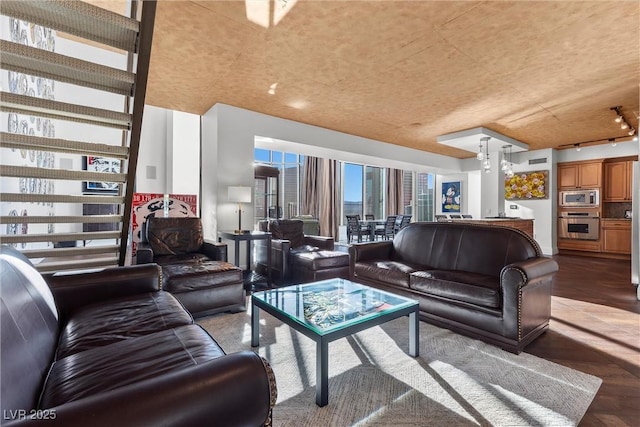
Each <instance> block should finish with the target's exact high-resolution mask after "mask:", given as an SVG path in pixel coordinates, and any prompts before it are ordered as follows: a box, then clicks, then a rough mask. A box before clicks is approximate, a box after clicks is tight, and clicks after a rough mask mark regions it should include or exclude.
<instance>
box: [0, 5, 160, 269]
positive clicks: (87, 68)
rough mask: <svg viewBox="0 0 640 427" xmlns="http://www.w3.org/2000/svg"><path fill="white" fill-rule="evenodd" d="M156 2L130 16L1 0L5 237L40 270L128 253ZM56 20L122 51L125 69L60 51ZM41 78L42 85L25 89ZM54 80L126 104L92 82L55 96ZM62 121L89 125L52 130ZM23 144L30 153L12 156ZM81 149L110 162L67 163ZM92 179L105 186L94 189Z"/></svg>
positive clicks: (65, 29)
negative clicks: (70, 131)
mask: <svg viewBox="0 0 640 427" xmlns="http://www.w3.org/2000/svg"><path fill="white" fill-rule="evenodd" d="M140 5H141V6H140ZM139 7H141V11H139V10H138V8H139ZM155 9H156V2H155V1H150V0H145V1H144V2H139V1H136V0H134V1H133V2H132V5H131V16H132V17H131V18H129V17H126V16H124V15H120V14H117V13H115V12H111V11H108V10H105V9H102V8H100V7H97V6H93V5H91V4H88V3H84V2H80V1H58V0H56V1H51V0H37V1H31V0H18V1H7V0H2V2H1V3H0V14H2V15H4V17H2V19H3V23H4V22H5V21H4V20H7V21H9V22H10V23H11V37H10V38H11V40H1V41H0V55H1V60H0V68H2V69H3V70H7V71H8V72H9V88H8V89H9V91H7V88H5V87H3V88H2V92H1V93H0V111H2V112H3V113H4V114H3V115H2V116H3V117H7V121H5V123H7V124H6V125H4V124H3V126H5V127H4V128H2V129H3V130H2V132H1V133H0V168H1V169H0V181H1V183H2V185H1V186H0V188H1V191H0V204H1V205H2V207H1V212H0V224H1V229H0V242H1V243H3V244H11V245H13V246H16V247H17V248H18V249H20V250H21V251H22V253H23V254H24V255H26V256H27V257H28V258H30V259H31V260H32V262H34V264H35V265H36V268H37V269H38V270H39V271H41V272H43V273H50V272H56V271H61V270H71V269H73V270H78V269H84V268H96V267H106V266H115V265H124V264H125V263H126V262H127V248H128V245H129V243H130V242H129V239H130V236H129V229H130V222H131V204H132V199H133V190H134V188H133V184H134V180H135V174H136V165H137V159H138V146H139V142H140V132H141V126H142V113H143V109H144V100H145V92H146V85H147V74H148V70H149V58H150V53H151V41H152V36H153V22H154V17H155ZM138 16H140V18H139V20H138V19H137V17H138ZM7 17H8V18H7ZM21 21H24V22H21ZM52 30H54V31H56V32H62V33H66V34H70V35H72V36H74V37H76V38H82V39H85V40H88V41H89V43H93V44H94V45H95V44H96V43H99V44H100V46H101V47H104V48H105V49H108V50H111V51H113V50H120V51H125V52H126V55H127V58H126V61H123V62H126V67H123V68H126V69H118V68H113V67H110V66H105V65H101V64H98V63H93V62H90V61H86V60H83V59H78V58H74V57H71V56H65V55H61V54H58V53H55V52H54V51H53V50H54V49H53V48H52V45H53V44H54V42H55V36H54V37H53V39H52V36H51V35H52ZM30 40H31V43H29V41H30ZM52 40H53V42H52ZM36 41H37V43H36ZM29 44H31V45H29ZM34 44H37V46H33V45H34ZM29 82H31V83H29ZM35 82H37V91H35V90H32V89H27V88H28V86H29V85H34V84H35ZM57 82H62V83H64V84H71V85H75V86H79V87H82V88H91V89H95V90H99V91H103V92H108V93H112V94H117V95H118V96H122V106H123V108H122V111H114V110H111V109H103V108H99V107H98V106H95V105H91V104H92V98H91V95H90V94H91V93H92V91H91V90H89V91H87V93H88V95H87V96H86V97H82V98H83V99H82V105H81V104H76V103H67V102H60V101H56V100H55V99H53V98H54V96H53V94H54V91H53V90H52V88H53V87H54V85H55V84H56V83H57ZM41 89H42V90H41ZM36 92H37V93H36ZM63 121H64V122H65V123H69V125H78V124H80V125H82V126H84V127H83V131H82V132H79V134H81V135H82V136H83V137H82V138H78V139H77V140H75V139H69V138H64V139H63V138H56V137H55V135H54V128H55V127H59V126H61V125H60V123H62V122H63ZM36 124H37V126H36ZM69 125H66V126H67V128H68V126H69ZM87 126H88V127H89V128H88V129H89V130H86V129H87ZM5 129H6V130H5ZM34 129H37V131H34ZM104 129H109V131H108V132H105V131H104ZM112 129H116V130H117V131H115V132H114V131H113V130H112ZM86 135H89V136H88V137H87V136H86ZM104 135H108V136H109V138H110V140H109V141H104V137H103V136H104ZM94 137H95V138H94ZM18 152H19V153H20V154H21V155H22V159H24V160H20V161H16V160H15V159H16V158H18V159H20V158H19V157H17V153H18ZM27 154H28V155H27ZM56 156H58V157H60V158H59V159H58V160H56ZM61 156H64V159H63V158H62V157H61ZM36 159H37V161H36ZM80 159H83V161H84V165H89V166H92V165H98V164H99V165H102V166H107V169H106V170H101V167H96V168H93V169H94V170H91V169H92V168H91V167H83V168H80V167H73V166H71V167H70V164H74V163H75V164H77V165H80V164H81V160H80ZM112 166H115V167H112ZM104 183H107V185H104ZM92 184H95V185H96V187H98V186H100V187H105V188H106V189H107V191H104V188H97V189H94V191H92V188H90V187H92ZM45 207H46V209H47V210H48V212H47V214H46V215H43V214H42V212H43V210H44V209H45ZM89 208H91V209H89ZM34 211H36V214H30V213H29V212H34ZM96 212H97V214H96ZM105 212H106V213H105ZM30 229H31V230H30Z"/></svg>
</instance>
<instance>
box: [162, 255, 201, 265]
mask: <svg viewBox="0 0 640 427" xmlns="http://www.w3.org/2000/svg"><path fill="white" fill-rule="evenodd" d="M210 260H211V258H209V257H208V256H206V255H205V254H201V253H199V252H192V253H190V254H177V255H160V256H157V257H155V258H154V260H153V262H155V263H157V264H160V265H167V264H185V263H187V264H198V263H201V262H207V261H210Z"/></svg>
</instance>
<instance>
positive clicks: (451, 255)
mask: <svg viewBox="0 0 640 427" xmlns="http://www.w3.org/2000/svg"><path fill="white" fill-rule="evenodd" d="M349 255H350V266H349V274H350V277H351V280H353V281H356V282H360V283H364V284H367V285H371V286H374V287H377V288H380V289H384V290H388V291H391V292H394V293H397V294H400V295H404V296H406V297H409V298H414V299H416V300H418V301H419V303H420V315H421V318H422V319H423V320H425V321H427V322H430V323H433V324H435V325H437V326H441V327H445V328H449V329H451V330H453V331H456V332H459V333H462V334H465V335H468V336H471V337H473V338H477V339H480V340H483V341H486V342H489V343H492V344H494V345H496V346H499V347H501V348H503V349H505V350H508V351H510V352H513V353H516V354H517V353H520V352H521V351H522V349H523V348H524V347H525V346H526V345H527V344H529V343H530V342H531V341H533V340H534V339H535V338H536V337H538V336H539V335H540V334H542V333H543V332H544V331H545V330H546V329H547V328H548V325H549V318H550V316H551V286H552V280H553V276H554V274H555V272H556V271H557V270H558V264H557V263H556V262H555V261H554V260H553V259H551V258H547V257H544V256H543V255H542V252H541V250H540V247H539V245H538V244H537V243H536V241H535V240H533V239H531V238H530V237H529V236H528V235H526V234H525V233H523V232H521V231H520V230H516V229H512V228H505V227H496V226H488V225H476V224H456V223H441V222H421V223H413V224H410V225H408V226H407V227H405V228H404V229H402V230H401V231H400V232H399V233H398V234H397V235H396V236H395V237H394V239H393V240H390V241H381V242H372V243H359V244H354V245H352V246H351V247H350V248H349Z"/></svg>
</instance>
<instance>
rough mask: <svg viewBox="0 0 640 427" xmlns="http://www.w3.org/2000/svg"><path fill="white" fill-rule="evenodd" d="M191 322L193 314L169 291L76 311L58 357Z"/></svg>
mask: <svg viewBox="0 0 640 427" xmlns="http://www.w3.org/2000/svg"><path fill="white" fill-rule="evenodd" d="M191 323H193V318H192V317H191V315H190V314H189V313H188V312H187V311H186V310H185V309H184V308H182V304H180V302H178V301H177V300H176V299H175V298H174V297H173V296H172V295H171V294H169V293H167V292H153V293H148V294H142V295H134V296H130V297H124V298H118V299H113V300H109V301H108V302H106V303H99V304H92V305H88V306H86V307H83V308H82V309H80V310H78V311H76V312H74V313H73V314H72V316H71V319H69V322H68V323H67V324H66V326H65V328H64V330H63V331H62V333H61V335H60V339H59V342H58V351H57V358H58V359H61V358H63V357H67V356H70V355H72V354H74V353H78V352H81V351H85V350H89V349H93V348H95V347H103V346H106V345H109V344H112V343H114V342H117V341H122V340H126V339H130V338H134V337H139V336H142V335H148V334H151V333H154V332H157V331H163V330H165V329H171V328H175V327H177V326H182V325H189V324H191Z"/></svg>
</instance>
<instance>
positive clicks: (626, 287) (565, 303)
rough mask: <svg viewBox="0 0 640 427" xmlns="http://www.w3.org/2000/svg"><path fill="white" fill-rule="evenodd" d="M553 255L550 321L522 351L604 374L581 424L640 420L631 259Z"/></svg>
mask: <svg viewBox="0 0 640 427" xmlns="http://www.w3.org/2000/svg"><path fill="white" fill-rule="evenodd" d="M554 259H555V260H556V261H557V262H558V264H559V265H560V271H559V272H558V274H557V275H556V278H555V281H554V289H553V297H552V306H551V323H550V327H549V330H548V331H547V332H546V333H545V334H543V335H542V336H541V337H540V338H538V339H537V340H535V341H534V342H533V343H531V344H530V345H529V346H527V347H526V348H525V352H526V353H530V354H533V355H535V356H538V357H542V358H544V359H547V360H550V361H553V362H556V363H558V364H560V365H563V366H567V367H570V368H573V369H576V370H579V371H582V372H585V373H588V374H591V375H595V376H597V377H599V378H601V379H602V385H601V386H600V390H598V394H597V395H596V397H595V399H594V400H593V402H592V403H591V406H590V407H589V409H588V411H587V413H586V414H585V416H584V418H583V419H582V421H581V423H580V426H616V427H618V426H638V425H639V423H640V421H639V420H640V302H638V301H637V299H636V290H635V288H634V287H633V286H632V285H631V267H630V263H629V261H622V260H610V259H600V258H592V257H583V256H569V255H557V256H554Z"/></svg>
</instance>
